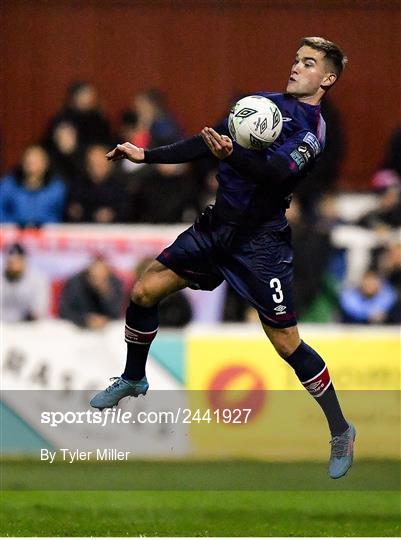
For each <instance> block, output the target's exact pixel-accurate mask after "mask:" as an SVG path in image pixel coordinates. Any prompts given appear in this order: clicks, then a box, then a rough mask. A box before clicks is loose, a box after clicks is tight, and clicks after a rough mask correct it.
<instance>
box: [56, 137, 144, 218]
mask: <svg viewBox="0 0 401 540" xmlns="http://www.w3.org/2000/svg"><path fill="white" fill-rule="evenodd" d="M107 151H108V148H107V147H105V146H101V145H94V146H90V147H89V148H88V151H87V153H86V164H85V169H86V174H85V175H84V176H83V177H81V179H80V181H79V182H77V184H76V185H75V186H74V187H73V188H72V190H71V197H70V201H69V204H68V209H67V218H68V220H69V221H73V222H74V221H75V222H86V223H124V222H125V221H126V219H127V210H128V201H127V194H126V185H125V183H124V181H123V180H124V179H123V178H121V177H120V176H119V175H117V174H116V171H115V165H114V163H113V162H112V161H108V160H107V159H106V153H107ZM153 196H154V194H153Z"/></svg>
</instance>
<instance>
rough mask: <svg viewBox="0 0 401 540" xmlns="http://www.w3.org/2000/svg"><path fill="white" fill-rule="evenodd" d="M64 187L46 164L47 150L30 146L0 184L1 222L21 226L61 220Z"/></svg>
mask: <svg viewBox="0 0 401 540" xmlns="http://www.w3.org/2000/svg"><path fill="white" fill-rule="evenodd" d="M65 198H66V187H65V184H64V182H63V180H62V179H61V178H60V177H58V176H57V175H55V174H54V173H53V172H52V170H51V169H50V167H49V157H48V154H47V152H46V151H45V150H44V148H42V147H41V146H38V145H32V146H29V147H28V148H27V149H26V150H25V152H24V154H23V157H22V161H21V165H20V166H19V167H18V168H17V169H16V170H15V171H14V172H13V173H11V174H7V175H6V176H4V177H3V179H2V180H1V183H0V221H1V222H2V223H15V224H18V225H20V226H23V227H28V226H37V227H38V226H40V225H44V224H45V223H59V222H60V221H62V217H63V212H64V204H65Z"/></svg>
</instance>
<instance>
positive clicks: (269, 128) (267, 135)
mask: <svg viewBox="0 0 401 540" xmlns="http://www.w3.org/2000/svg"><path fill="white" fill-rule="evenodd" d="M282 128H283V117H282V115H281V112H280V109H279V108H278V107H277V105H276V104H275V103H273V101H271V100H270V99H268V98H266V97H264V96H247V97H244V98H242V99H240V100H239V101H237V103H236V104H235V105H234V106H233V108H232V109H231V111H230V115H229V117H228V129H229V131H230V134H231V137H232V138H233V139H234V141H236V142H237V143H238V144H239V145H240V146H242V147H243V148H249V149H252V150H263V148H267V147H268V146H270V145H271V144H272V143H274V141H275V140H276V139H277V137H278V136H279V135H280V133H281V130H282Z"/></svg>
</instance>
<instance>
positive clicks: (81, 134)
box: [45, 82, 111, 149]
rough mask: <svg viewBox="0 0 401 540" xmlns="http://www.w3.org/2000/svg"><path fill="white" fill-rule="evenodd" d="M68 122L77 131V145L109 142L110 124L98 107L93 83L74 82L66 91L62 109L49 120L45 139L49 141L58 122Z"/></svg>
mask: <svg viewBox="0 0 401 540" xmlns="http://www.w3.org/2000/svg"><path fill="white" fill-rule="evenodd" d="M63 122H69V123H71V124H72V125H73V126H75V128H76V129H77V131H78V140H79V145H80V146H81V147H83V149H85V148H86V147H87V146H89V145H92V144H106V145H109V144H110V143H111V131H110V124H109V122H108V120H107V119H106V118H105V116H104V114H103V112H102V111H101V109H100V107H99V102H98V94H97V90H96V88H95V87H94V86H93V84H90V83H88V82H75V83H73V84H72V85H71V86H70V87H69V89H68V92H67V98H66V102H65V105H64V107H63V108H62V110H61V111H60V112H59V113H58V114H57V115H56V116H55V117H54V118H53V119H52V120H51V121H50V125H49V127H48V130H47V133H46V136H45V141H46V145H49V144H50V143H51V140H52V139H53V132H54V130H55V129H56V128H57V126H58V125H59V124H60V123H63Z"/></svg>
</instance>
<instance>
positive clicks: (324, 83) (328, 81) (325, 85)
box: [320, 72, 337, 90]
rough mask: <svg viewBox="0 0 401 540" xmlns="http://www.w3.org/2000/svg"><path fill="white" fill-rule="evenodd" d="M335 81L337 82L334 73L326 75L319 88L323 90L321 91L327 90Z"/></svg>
mask: <svg viewBox="0 0 401 540" xmlns="http://www.w3.org/2000/svg"><path fill="white" fill-rule="evenodd" d="M336 80H337V75H336V74H335V73H333V72H330V73H326V75H325V76H324V78H323V80H322V82H321V84H320V86H321V88H323V90H328V89H329V88H330V86H333V84H334V83H335V82H336Z"/></svg>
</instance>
